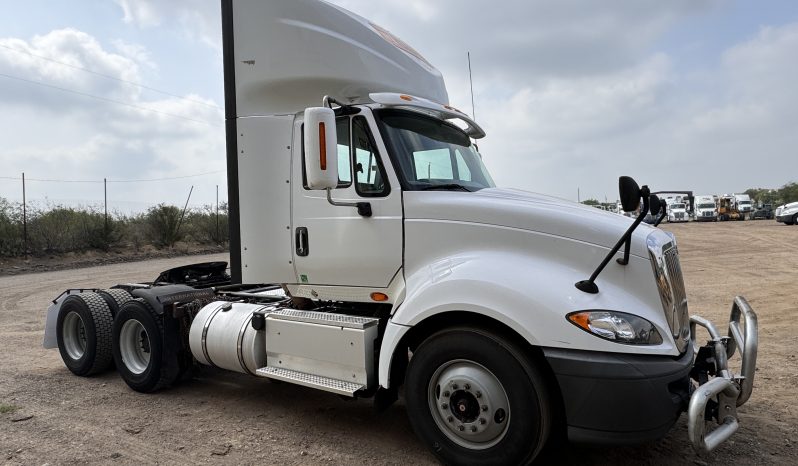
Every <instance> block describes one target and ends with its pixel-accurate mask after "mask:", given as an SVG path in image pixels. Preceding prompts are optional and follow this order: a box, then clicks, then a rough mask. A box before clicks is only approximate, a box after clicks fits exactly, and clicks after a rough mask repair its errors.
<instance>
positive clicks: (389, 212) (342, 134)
mask: <svg viewBox="0 0 798 466" xmlns="http://www.w3.org/2000/svg"><path fill="white" fill-rule="evenodd" d="M297 126H298V127H297V128H296V129H297V130H296V131H295V132H294V134H295V138H294V147H299V148H301V147H302V141H303V132H302V126H301V122H298V123H297ZM336 129H337V139H338V147H337V155H338V178H339V182H338V188H337V189H333V190H331V197H332V199H333V200H334V201H336V202H348V203H354V202H368V203H369V204H371V211H372V215H371V216H370V217H364V216H361V215H359V214H358V211H357V208H355V207H348V206H334V205H331V204H330V203H329V202H328V200H327V193H326V191H323V190H321V191H318V190H317V191H313V190H309V189H307V188H306V185H305V182H304V180H305V176H304V167H303V159H304V157H303V153H302V152H299V153H295V154H296V155H295V156H294V157H293V174H294V177H293V179H294V180H295V182H294V183H293V188H292V198H293V199H292V224H293V225H292V228H293V232H294V245H293V246H294V247H293V254H294V268H295V270H296V276H297V282H296V283H298V284H310V285H331V286H353V287H372V288H384V287H387V286H388V285H389V284H390V282H391V280H392V279H393V277H394V276H395V275H396V273H397V272H398V271H399V270H400V268H401V266H402V192H401V188H400V186H399V182H398V179H397V178H396V175H395V173H394V172H393V170H392V168H391V166H390V161H389V159H388V157H387V154H386V152H385V146H384V145H383V144H382V139H381V138H380V136H379V133H378V132H377V131H376V125H375V122H374V119H373V117H372V116H371V114H370V112H368V111H367V110H365V111H362V112H361V113H359V114H356V115H350V116H341V117H338V118H337V120H336Z"/></svg>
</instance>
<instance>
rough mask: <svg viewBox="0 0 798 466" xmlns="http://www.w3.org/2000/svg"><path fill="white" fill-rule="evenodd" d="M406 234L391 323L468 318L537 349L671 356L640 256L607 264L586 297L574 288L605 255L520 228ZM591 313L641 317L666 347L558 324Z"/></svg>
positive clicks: (434, 227) (439, 227)
mask: <svg viewBox="0 0 798 466" xmlns="http://www.w3.org/2000/svg"><path fill="white" fill-rule="evenodd" d="M447 230H449V231H447ZM406 235H407V238H408V241H407V244H408V245H411V246H412V245H416V244H417V245H419V247H418V248H414V247H408V248H407V250H406V269H405V274H406V276H405V279H406V286H407V288H406V298H405V300H404V302H403V303H402V304H401V305H400V306H399V307H398V308H397V309H396V310H395V312H394V314H393V316H392V321H393V322H394V323H396V324H399V325H404V326H414V325H416V324H418V323H419V322H421V321H423V320H424V319H426V318H428V317H430V316H433V315H436V314H439V313H442V312H447V311H466V312H474V313H478V314H482V315H484V316H487V317H490V318H492V319H495V320H497V321H499V322H502V323H503V324H505V325H507V326H508V327H510V328H512V329H513V330H515V331H516V332H517V333H518V334H519V335H521V336H522V337H523V338H524V339H526V340H527V341H528V342H529V343H530V344H532V345H536V346H546V347H555V348H569V349H582V350H592V351H607V352H616V353H636V354H659V355H670V356H676V355H678V354H679V352H678V350H677V349H676V348H675V346H674V345H673V340H672V338H670V331H669V327H668V323H667V320H666V319H665V315H664V313H663V311H662V303H661V301H660V298H659V294H658V292H657V288H656V284H655V281H654V276H653V272H652V268H651V262H650V259H649V258H648V257H640V256H636V255H631V256H630V258H629V264H628V265H626V266H623V265H620V264H618V263H616V261H614V260H612V261H610V263H609V264H608V265H607V267H606V268H605V269H604V271H603V272H602V274H601V275H600V276H599V277H598V279H597V281H596V284H597V285H598V287H599V290H600V291H599V293H597V294H589V293H584V292H582V291H579V290H578V289H576V287H575V286H574V284H575V283H576V282H577V281H580V280H583V279H585V278H587V277H588V276H589V275H590V274H591V273H592V271H593V270H594V269H595V267H596V266H597V265H598V264H599V263H600V262H601V260H602V259H603V258H604V256H605V255H606V254H607V252H608V249H607V248H604V247H600V246H596V245H593V244H588V243H584V242H581V241H576V240H571V239H567V238H563V237H557V236H552V235H546V234H542V233H538V232H532V231H527V230H517V229H513V228H507V227H497V226H493V225H483V224H468V223H454V222H452V223H448V224H447V223H444V222H435V223H431V222H408V224H407V228H406ZM453 238H456V239H453ZM620 256H621V253H618V254H617V255H616V257H620ZM592 309H608V310H617V311H622V312H628V313H631V314H635V315H638V316H640V317H643V318H645V319H648V320H649V321H650V322H651V323H652V324H654V326H655V327H657V329H658V330H659V332H660V334H661V335H662V337H663V340H664V341H663V343H662V344H660V345H651V346H630V345H623V344H618V343H614V342H611V341H607V340H603V339H600V338H598V337H596V336H594V335H592V334H589V333H587V332H585V331H583V330H581V329H580V328H578V327H576V326H575V325H573V324H571V323H570V322H568V321H567V320H566V318H565V316H566V315H567V314H568V313H570V312H573V311H582V310H592ZM452 324H453V325H456V324H457V322H452Z"/></svg>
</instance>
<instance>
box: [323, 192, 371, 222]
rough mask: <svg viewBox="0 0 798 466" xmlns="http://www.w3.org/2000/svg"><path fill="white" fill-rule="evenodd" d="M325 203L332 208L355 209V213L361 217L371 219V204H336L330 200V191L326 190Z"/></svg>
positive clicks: (336, 202)
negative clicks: (332, 206)
mask: <svg viewBox="0 0 798 466" xmlns="http://www.w3.org/2000/svg"><path fill="white" fill-rule="evenodd" d="M325 191H327V202H329V203H330V204H331V205H334V206H340V207H357V213H358V215H360V216H361V217H371V215H372V211H371V203H369V202H338V201H334V200H333V198H332V189H330V188H327V189H326V190H325Z"/></svg>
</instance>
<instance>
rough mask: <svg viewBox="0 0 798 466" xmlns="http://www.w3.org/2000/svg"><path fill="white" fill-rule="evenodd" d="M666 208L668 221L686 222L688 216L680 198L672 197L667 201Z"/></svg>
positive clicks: (688, 218)
mask: <svg viewBox="0 0 798 466" xmlns="http://www.w3.org/2000/svg"><path fill="white" fill-rule="evenodd" d="M667 209H668V222H669V223H675V222H687V221H688V220H690V216H689V215H688V214H687V206H686V205H685V203H684V202H682V200H681V198H679V199H673V200H671V202H668V203H667Z"/></svg>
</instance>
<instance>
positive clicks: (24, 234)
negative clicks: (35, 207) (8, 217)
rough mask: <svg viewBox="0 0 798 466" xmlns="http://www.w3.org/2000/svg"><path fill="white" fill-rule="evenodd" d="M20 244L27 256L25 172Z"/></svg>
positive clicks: (23, 177) (23, 176)
mask: <svg viewBox="0 0 798 466" xmlns="http://www.w3.org/2000/svg"><path fill="white" fill-rule="evenodd" d="M22 244H23V247H24V248H25V255H28V207H27V202H26V199H25V172H22Z"/></svg>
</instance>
